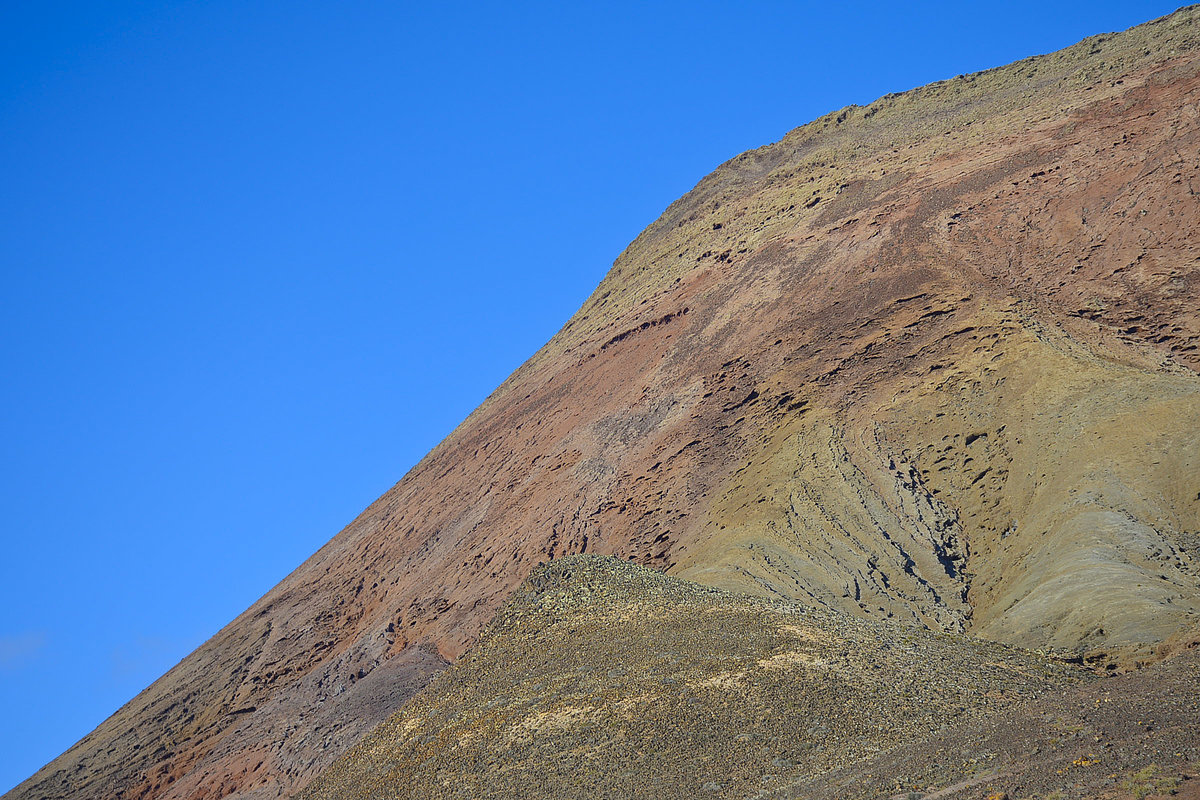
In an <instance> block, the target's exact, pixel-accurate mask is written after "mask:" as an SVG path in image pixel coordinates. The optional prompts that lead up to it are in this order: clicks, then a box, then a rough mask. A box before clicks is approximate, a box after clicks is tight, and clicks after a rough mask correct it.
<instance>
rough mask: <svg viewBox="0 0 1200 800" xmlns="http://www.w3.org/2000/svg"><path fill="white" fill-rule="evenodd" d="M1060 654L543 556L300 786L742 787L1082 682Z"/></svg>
mask: <svg viewBox="0 0 1200 800" xmlns="http://www.w3.org/2000/svg"><path fill="white" fill-rule="evenodd" d="M1084 675H1086V673H1082V672H1078V673H1076V672H1073V671H1072V670H1069V669H1068V668H1066V667H1064V666H1062V665H1061V664H1056V663H1054V662H1052V661H1050V660H1048V659H1046V658H1042V657H1038V656H1035V655H1033V654H1030V653H1027V652H1024V651H1020V650H1017V649H1015V648H1011V647H1007V646H1005V645H1000V644H994V643H985V642H981V641H980V640H978V639H973V638H969V637H964V636H961V635H950V634H937V633H932V632H930V631H927V630H925V629H922V628H918V627H915V626H912V625H908V624H902V623H896V622H894V621H890V620H871V619H862V618H857V617H853V616H851V615H849V614H846V613H844V612H838V611H831V610H828V609H819V608H812V607H806V606H803V605H797V604H794V603H786V602H781V601H771V600H766V599H762V598H757V597H752V596H748V595H741V594H733V593H730V592H725V591H722V590H720V589H712V588H708V587H701V586H699V585H697V584H694V583H691V582H688V581H681V580H677V579H673V578H669V577H665V576H663V575H661V574H660V573H658V572H655V571H653V570H650V569H647V568H646V567H642V566H634V565H631V564H629V563H628V562H622V561H620V560H617V559H614V558H612V557H610V556H593V555H577V556H568V557H566V558H563V559H557V560H555V561H552V562H550V565H549V566H548V567H542V568H539V569H538V570H535V572H534V574H533V575H532V576H531V577H530V578H529V579H528V580H527V581H526V582H525V584H523V585H522V587H521V589H520V590H519V591H518V592H517V595H516V598H515V599H514V601H513V602H512V603H511V604H510V605H509V606H508V607H507V608H506V609H505V610H504V611H503V612H502V613H501V615H500V616H499V617H498V619H497V620H496V621H495V622H494V623H493V624H492V626H491V627H490V628H489V629H488V630H487V631H486V632H485V634H484V635H483V637H482V638H481V640H480V641H479V642H478V643H477V644H476V645H475V647H473V648H472V649H471V650H470V651H469V652H468V653H467V654H465V655H464V656H463V657H462V658H461V659H460V660H459V661H458V662H456V663H455V664H454V666H453V667H451V668H450V669H449V670H447V671H446V672H444V673H442V674H441V675H440V676H438V678H436V679H435V680H434V682H433V683H432V684H431V685H430V686H429V687H427V688H426V689H425V690H424V691H423V692H422V693H421V694H419V695H417V697H416V698H414V699H413V701H412V702H410V703H409V704H408V705H406V706H405V707H404V709H403V710H401V711H400V712H399V713H397V714H396V715H395V716H394V717H392V718H391V719H390V720H389V721H387V722H386V723H384V724H383V725H380V726H379V727H378V728H376V729H375V730H374V731H373V732H372V733H370V734H368V735H367V736H366V737H364V738H363V740H362V741H361V742H360V743H359V744H358V746H356V747H355V748H354V749H353V750H351V751H350V753H348V754H347V755H346V756H345V757H344V758H342V759H341V760H340V761H338V762H337V763H336V764H334V766H333V767H331V768H330V769H329V770H327V771H326V772H325V773H324V775H322V776H321V777H320V778H318V779H317V781H315V782H314V783H313V784H311V785H310V786H309V788H308V789H307V790H305V791H304V792H302V793H301V795H300V797H301V798H303V800H351V799H354V800H370V798H379V797H403V798H512V797H529V798H536V797H589V798H597V800H600V799H601V798H630V797H653V798H662V799H663V800H667V798H680V800H684V799H686V798H694V797H739V798H740V797H745V796H747V794H749V795H754V794H756V793H758V792H760V791H764V790H771V793H773V792H774V791H777V790H779V789H780V788H781V787H783V786H786V785H789V784H793V783H795V782H797V781H798V780H802V779H811V778H813V777H816V776H820V775H824V774H825V773H827V772H829V771H830V770H831V769H834V768H837V767H840V766H844V765H846V764H850V763H854V762H856V761H858V760H861V759H862V758H864V757H866V756H870V755H874V754H875V753H876V752H878V751H879V750H880V749H881V748H887V749H890V748H892V747H895V746H897V745H899V744H901V743H902V742H905V741H908V740H911V739H913V738H915V737H918V736H923V735H924V734H926V733H927V732H929V731H930V730H938V729H941V728H943V727H944V726H945V725H946V724H947V723H950V722H954V721H957V720H959V719H970V718H974V717H975V716H977V715H981V714H984V713H986V712H994V711H996V710H998V709H1001V708H1006V707H1008V706H1010V705H1012V704H1015V703H1018V702H1020V701H1021V700H1023V699H1028V698H1032V697H1036V696H1038V695H1039V694H1040V693H1042V692H1045V691H1047V690H1049V689H1053V688H1058V687H1061V686H1064V685H1070V684H1073V683H1078V682H1081V681H1083V680H1084Z"/></svg>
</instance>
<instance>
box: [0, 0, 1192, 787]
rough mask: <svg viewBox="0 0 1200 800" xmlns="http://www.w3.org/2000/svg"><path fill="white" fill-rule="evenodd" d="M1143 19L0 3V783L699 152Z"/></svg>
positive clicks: (451, 400)
mask: <svg viewBox="0 0 1200 800" xmlns="http://www.w3.org/2000/svg"><path fill="white" fill-rule="evenodd" d="M1174 7H1175V6H1174V5H1173V4H1171V3H1157V2H1096V1H1093V2H1086V3H1084V2H1055V0H1042V1H1041V2H1010V3H990V4H972V3H962V2H955V3H911V4H894V3H865V2H859V3H854V2H844V3H764V2H757V3H756V2H739V3H729V4H716V3H707V2H688V3H683V2H679V3H658V4H641V3H611V4H603V5H601V4H596V5H594V6H588V5H582V4H573V3H545V4H540V3H525V4H520V3H494V4H441V3H419V4H418V3H401V2H380V3H354V2H347V3H307V2H298V1H296V0H293V1H292V2H287V3H283V2H279V3H266V2H244V3H217V2H206V3H202V2H181V3H175V4H166V3H153V2H144V3H120V2H103V3H55V2H49V1H46V2H25V3H19V2H7V3H4V4H3V5H2V6H0V41H2V46H0V220H2V223H0V369H2V376H3V377H2V379H0V435H2V436H3V442H4V448H3V454H4V456H3V459H2V461H0V469H2V470H3V473H2V475H0V503H2V504H3V508H4V511H5V513H4V517H3V522H2V523H0V526H2V527H0V531H2V535H3V551H2V553H3V556H2V557H0V609H2V611H0V720H3V723H4V724H2V725H0V791H4V790H6V789H8V788H9V787H11V786H13V785H14V784H16V783H17V782H19V781H20V780H23V779H24V778H25V777H27V776H28V775H30V774H31V773H32V772H33V771H34V770H36V769H37V768H38V767H39V766H41V765H42V764H43V763H45V762H46V761H48V760H49V759H51V758H53V757H54V756H55V755H57V754H58V753H59V752H61V751H62V750H64V749H65V748H67V747H68V746H70V745H71V744H72V743H73V742H75V741H76V740H77V739H79V738H80V737H81V736H83V735H84V734H86V733H87V732H88V731H89V730H91V729H92V728H93V727H94V726H95V725H97V724H98V723H100V722H101V721H102V720H103V719H104V718H105V717H106V716H108V715H109V714H110V713H112V712H113V711H114V710H116V708H117V707H119V706H120V705H121V704H122V703H123V702H125V701H127V700H128V699H130V698H131V697H132V696H133V695H134V694H136V693H137V692H138V691H139V690H140V689H142V688H143V687H144V686H146V685H147V684H148V683H150V682H151V681H152V680H153V679H154V678H156V677H157V676H158V675H159V674H161V673H162V672H163V671H165V670H166V669H168V668H169V667H171V666H172V665H173V664H174V663H176V662H177V661H178V660H179V659H180V658H182V657H183V656H185V655H186V654H187V653H188V652H189V651H191V650H192V649H194V648H195V647H196V646H198V645H199V644H200V643H202V642H203V641H204V640H205V639H206V638H207V637H208V636H211V635H212V634H213V633H215V632H216V631H217V630H218V629H219V628H220V627H221V626H222V625H223V624H224V623H226V622H227V621H228V620H230V619H232V618H233V617H234V616H235V615H236V614H237V613H238V612H240V611H241V610H242V609H244V608H245V607H246V606H248V605H249V604H250V603H252V602H253V601H254V600H255V599H256V598H257V597H258V596H260V595H261V594H262V593H263V592H265V591H266V590H268V589H269V588H270V587H271V586H272V585H273V584H275V583H276V582H277V581H278V580H280V579H281V578H282V577H283V576H284V575H286V574H287V573H288V572H289V571H290V570H291V569H292V568H294V567H295V566H296V565H298V564H299V563H300V562H301V561H302V560H303V559H304V558H305V557H307V556H308V555H309V554H310V553H311V552H312V551H314V550H315V549H316V548H317V547H319V546H320V545H321V544H323V543H324V542H325V541H326V540H327V539H329V537H330V536H332V535H333V534H335V533H336V532H337V531H338V530H339V529H340V528H341V527H342V526H343V525H345V524H346V523H347V522H349V521H350V520H351V519H352V518H353V517H354V516H355V515H356V514H357V513H358V512H359V511H360V510H361V509H362V508H363V507H365V506H366V505H367V504H368V503H370V502H371V501H372V500H373V499H374V498H375V497H377V496H378V495H379V494H381V493H382V492H384V491H385V490H387V488H388V487H390V486H391V485H392V484H393V483H395V482H396V481H397V480H399V478H400V477H401V476H402V475H403V474H404V472H405V471H406V470H407V469H408V468H409V467H411V466H412V465H413V464H414V463H415V462H416V461H417V460H418V459H419V458H420V457H421V456H422V455H423V454H424V453H425V452H426V451H428V450H429V448H431V447H432V446H433V445H434V444H436V443H437V442H438V441H439V440H440V439H441V438H442V437H444V436H445V435H446V434H447V433H448V432H449V431H450V430H451V429H452V428H453V427H454V425H455V424H457V423H458V422H459V421H460V420H461V419H462V418H463V417H464V416H466V415H467V414H468V413H469V412H470V410H471V409H472V408H473V407H474V406H475V405H477V404H478V403H479V402H480V401H481V400H482V399H483V398H484V397H485V396H486V395H487V393H488V392H489V391H491V389H493V388H494V387H495V386H496V385H497V384H498V383H500V381H502V380H503V379H504V377H505V376H506V375H507V374H508V373H509V372H511V371H512V370H513V369H514V368H516V367H517V366H518V365H519V364H520V363H521V362H522V361H523V360H524V359H525V358H526V357H528V356H529V355H530V354H531V353H532V352H533V351H534V350H536V349H537V347H538V346H540V345H541V344H542V343H543V342H544V341H545V340H546V339H548V338H549V337H550V336H551V335H552V334H553V333H554V332H555V331H556V330H557V329H558V328H559V326H561V325H562V323H563V322H565V321H566V319H567V318H568V317H569V316H570V315H571V313H573V312H574V310H575V309H576V308H577V307H578V306H579V304H580V303H581V302H582V301H583V300H584V298H585V297H586V296H587V295H588V293H589V292H590V291H591V289H592V288H593V287H594V286H595V284H596V283H597V282H598V281H599V280H600V278H601V277H602V276H603V275H604V273H605V272H606V271H607V269H608V266H609V265H610V264H611V262H612V260H613V259H614V258H615V257H616V255H617V254H618V253H619V252H620V251H621V249H622V248H623V247H624V246H625V244H626V243H628V242H629V241H630V240H631V239H632V238H633V237H634V236H635V235H636V234H637V233H638V231H639V230H641V229H642V228H643V227H644V226H646V225H647V224H649V223H650V222H651V221H653V219H654V218H655V217H656V216H657V215H658V214H659V212H660V211H661V210H662V209H663V208H665V207H666V205H667V204H668V203H670V202H671V201H672V200H674V199H675V198H676V197H678V196H679V195H681V194H683V193H684V192H685V191H687V190H688V189H689V188H691V187H692V186H693V185H694V184H695V183H696V182H697V181H698V180H699V179H700V178H701V177H703V176H704V175H705V174H706V173H708V172H709V171H711V170H712V169H713V168H714V167H715V166H716V165H717V164H719V163H720V162H722V161H724V160H725V159H727V158H729V157H731V156H733V155H736V154H737V153H739V152H741V151H743V150H746V149H749V148H752V147H756V146H758V145H762V144H765V143H767V142H770V141H774V140H776V139H778V138H780V137H781V136H782V135H783V134H784V133H786V132H787V131H788V130H789V129H791V128H793V127H795V126H797V125H800V124H802V123H804V122H806V121H808V120H810V119H812V118H814V117H816V116H819V115H820V114H823V113H825V112H827V111H830V110H834V109H836V108H839V107H841V106H844V105H847V104H849V103H867V102H870V101H871V100H873V99H874V98H876V97H878V96H879V95H882V94H885V93H887V92H893V91H901V90H904V89H908V88H911V87H914V86H918V85H921V84H924V83H927V82H929V81H932V80H938V79H942V78H948V77H951V76H953V75H956V74H960V73H964V72H971V71H975V70H979V69H984V68H988V67H992V66H997V65H1000V64H1004V63H1007V62H1009V61H1012V60H1015V59H1017V58H1021V57H1024V56H1028V55H1032V54H1035V53H1043V52H1049V51H1052V50H1055V49H1058V48H1060V47H1063V46H1066V45H1069V44H1071V43H1073V42H1075V41H1076V40H1078V39H1080V38H1082V37H1084V36H1087V35H1090V34H1093V33H1099V32H1103V31H1110V30H1119V29H1123V28H1126V27H1129V26H1130V25H1133V24H1136V23H1139V22H1143V21H1146V20H1148V19H1151V18H1153V17H1156V16H1160V15H1162V14H1166V13H1169V12H1170V11H1172V10H1173V9H1174Z"/></svg>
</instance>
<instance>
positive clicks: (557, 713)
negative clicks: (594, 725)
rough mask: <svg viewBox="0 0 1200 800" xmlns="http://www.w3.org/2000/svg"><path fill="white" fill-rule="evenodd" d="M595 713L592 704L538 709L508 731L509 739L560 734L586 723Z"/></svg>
mask: <svg viewBox="0 0 1200 800" xmlns="http://www.w3.org/2000/svg"><path fill="white" fill-rule="evenodd" d="M595 714H596V707H595V706H593V705H582V706H571V705H565V706H559V707H558V708H552V709H549V710H547V711H539V712H535V713H533V714H530V715H529V716H527V717H525V718H524V719H522V720H521V721H520V722H518V723H517V724H515V725H513V726H512V728H511V729H510V730H509V731H508V738H509V739H516V740H522V739H529V738H531V737H533V736H539V735H547V734H562V733H566V732H567V731H569V730H571V729H572V728H577V727H579V726H580V725H582V724H584V723H586V722H587V721H588V720H589V719H591V718H592V717H594V716H595Z"/></svg>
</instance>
